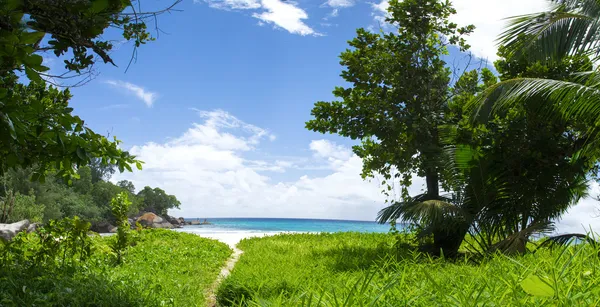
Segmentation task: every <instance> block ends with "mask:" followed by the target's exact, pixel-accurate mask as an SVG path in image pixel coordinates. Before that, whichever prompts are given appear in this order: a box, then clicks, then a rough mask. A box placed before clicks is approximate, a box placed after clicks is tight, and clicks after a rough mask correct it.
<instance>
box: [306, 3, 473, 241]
mask: <svg viewBox="0 0 600 307" xmlns="http://www.w3.org/2000/svg"><path fill="white" fill-rule="evenodd" d="M388 11H389V17H388V18H387V22H388V23H389V24H390V25H391V26H393V27H395V28H396V30H394V31H392V32H389V33H383V32H382V33H372V32H369V31H366V30H364V29H359V30H358V31H357V37H356V38H354V39H353V40H351V41H350V42H349V44H350V47H351V49H349V50H346V51H344V52H343V53H342V54H341V56H340V58H341V64H342V65H343V66H344V70H343V71H342V75H341V76H342V77H343V78H344V80H345V81H347V82H348V83H350V86H349V87H337V88H336V89H335V90H334V91H333V94H334V95H335V96H336V97H337V98H338V99H339V100H336V101H333V102H325V101H321V102H317V103H316V104H315V107H314V108H313V110H312V112H311V113H312V115H313V117H314V119H312V120H310V121H309V122H307V124H306V126H307V128H308V129H310V130H313V131H318V132H322V133H337V134H340V135H342V136H346V137H350V138H352V139H358V140H361V144H360V145H357V146H355V147H354V152H355V153H356V154H357V155H358V156H360V157H361V158H362V159H363V176H364V177H367V176H372V175H374V174H375V173H377V174H381V175H383V176H384V177H385V178H386V180H388V181H392V180H396V178H399V177H400V178H401V183H402V185H403V187H404V193H403V197H404V198H408V195H407V194H406V188H407V187H408V186H409V185H410V184H411V178H412V175H413V174H414V173H416V174H417V175H418V176H423V177H425V179H426V183H427V191H426V193H425V195H422V196H421V197H422V198H423V199H429V200H438V199H440V195H439V191H440V183H442V184H444V183H446V181H447V180H446V178H445V174H444V168H443V158H442V156H443V150H442V144H441V142H440V136H439V127H440V126H441V125H443V124H445V123H444V113H445V112H446V110H447V103H448V100H449V99H450V94H451V93H450V91H449V83H450V81H451V78H450V74H451V72H450V69H449V68H448V67H447V65H446V63H445V62H444V61H443V59H442V57H443V55H445V54H447V45H448V44H455V45H458V46H460V47H461V49H462V50H464V49H466V48H468V46H467V45H466V44H465V42H464V39H463V38H462V35H463V34H468V33H469V32H471V31H472V30H473V27H472V26H468V27H463V28H460V27H458V26H457V25H456V24H454V23H452V22H450V21H449V17H450V16H451V15H452V14H454V13H455V12H456V11H455V10H454V8H453V7H452V5H451V4H450V2H449V1H443V0H435V1H431V0H404V1H398V0H392V1H390V7H389V9H388ZM433 235H434V244H435V249H436V250H438V251H439V250H440V249H454V247H453V246H448V243H451V244H452V243H453V242H454V241H455V240H450V239H449V237H455V236H456V234H455V233H453V231H451V230H450V231H443V232H436V233H434V234H433Z"/></svg>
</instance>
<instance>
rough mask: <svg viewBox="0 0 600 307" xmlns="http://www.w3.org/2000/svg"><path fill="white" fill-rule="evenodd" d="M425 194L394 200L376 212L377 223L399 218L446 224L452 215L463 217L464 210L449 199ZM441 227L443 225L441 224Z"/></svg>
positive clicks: (429, 223)
mask: <svg viewBox="0 0 600 307" xmlns="http://www.w3.org/2000/svg"><path fill="white" fill-rule="evenodd" d="M428 197H429V196H428V195H427V194H419V195H417V196H415V197H413V198H412V199H410V200H408V201H404V202H395V203H393V204H392V205H390V206H388V207H386V208H383V209H381V210H380V211H379V213H378V214H377V221H378V222H379V223H382V224H383V223H386V222H389V221H392V220H397V219H400V220H402V221H403V222H413V223H417V224H421V225H440V226H442V225H447V224H449V223H451V221H452V220H454V219H453V218H452V217H458V218H460V217H463V216H464V215H465V212H464V211H463V210H462V209H461V208H460V207H459V206H457V205H455V204H452V203H451V202H450V201H451V200H450V199H445V198H443V197H440V199H428ZM442 227H443V226H442Z"/></svg>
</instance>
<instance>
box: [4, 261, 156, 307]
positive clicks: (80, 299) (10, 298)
mask: <svg viewBox="0 0 600 307" xmlns="http://www.w3.org/2000/svg"><path fill="white" fill-rule="evenodd" d="M149 294H150V293H149V292H148V291H144V289H139V288H135V287H133V286H131V285H130V284H129V283H127V282H124V281H117V280H110V279H108V278H107V277H106V276H105V275H102V274H100V273H95V272H90V271H87V272H85V271H74V272H73V271H71V272H68V271H66V270H55V269H48V268H37V269H22V268H20V267H5V268H0V306H159V305H160V302H158V301H156V300H155V299H154V298H153V297H152V296H150V295H149Z"/></svg>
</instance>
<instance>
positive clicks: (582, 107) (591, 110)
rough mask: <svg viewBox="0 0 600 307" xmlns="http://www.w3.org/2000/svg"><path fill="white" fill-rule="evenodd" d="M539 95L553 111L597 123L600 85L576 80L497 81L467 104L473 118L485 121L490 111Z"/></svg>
mask: <svg viewBox="0 0 600 307" xmlns="http://www.w3.org/2000/svg"><path fill="white" fill-rule="evenodd" d="M534 98H543V99H544V100H545V101H546V103H547V104H548V105H547V107H548V108H554V109H556V110H558V111H559V112H552V113H553V114H556V115H559V116H564V117H565V118H572V119H576V120H582V121H585V122H587V123H590V124H592V125H593V126H592V128H596V125H598V124H599V123H600V121H599V119H600V87H597V86H589V85H585V84H580V83H576V82H568V81H558V80H551V79H538V78H517V79H511V80H506V81H502V82H499V83H497V84H495V85H493V86H491V87H489V88H488V89H487V90H486V91H485V92H484V93H483V94H482V95H479V96H477V97H476V98H475V99H474V100H473V101H472V102H471V103H470V105H469V107H470V108H471V109H472V110H473V114H474V119H475V120H477V121H480V122H487V121H488V120H489V119H490V117H491V116H492V115H493V114H494V113H498V112H501V111H503V110H507V109H508V108H510V107H511V106H513V105H515V104H517V103H524V102H526V101H528V100H532V99H534Z"/></svg>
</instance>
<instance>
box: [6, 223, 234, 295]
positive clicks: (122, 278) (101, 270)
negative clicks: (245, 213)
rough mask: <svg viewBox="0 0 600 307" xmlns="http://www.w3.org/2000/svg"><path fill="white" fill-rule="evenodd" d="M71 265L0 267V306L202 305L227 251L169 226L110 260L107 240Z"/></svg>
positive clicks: (146, 234)
mask: <svg viewBox="0 0 600 307" xmlns="http://www.w3.org/2000/svg"><path fill="white" fill-rule="evenodd" d="M113 239H114V238H110V237H108V238H107V237H105V238H95V239H94V247H95V249H96V250H95V252H94V256H93V257H92V258H90V259H88V260H87V261H85V262H84V263H82V264H81V265H80V266H77V267H76V268H72V269H69V268H59V267H48V266H45V267H37V268H35V269H28V268H26V267H24V266H22V267H19V266H12V267H2V268H0V306H34V305H35V306H165V305H166V306H204V305H205V304H206V299H207V291H208V289H209V288H210V287H211V285H212V284H213V282H214V280H215V279H216V277H217V275H218V274H219V272H220V268H221V267H222V266H223V264H224V263H225V261H226V259H227V258H228V257H229V256H230V254H231V249H230V248H229V247H227V245H225V244H223V243H220V242H218V241H214V240H209V239H204V238H201V237H199V236H196V235H192V234H186V233H179V232H174V231H170V230H160V229H159V230H143V231H142V232H141V233H140V234H139V237H138V241H137V244H136V245H135V246H133V247H131V248H129V249H128V250H127V252H126V253H125V255H124V263H123V264H122V265H120V266H115V265H114V260H113V258H112V257H110V256H109V253H110V252H109V251H110V248H109V247H108V241H110V240H113Z"/></svg>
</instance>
